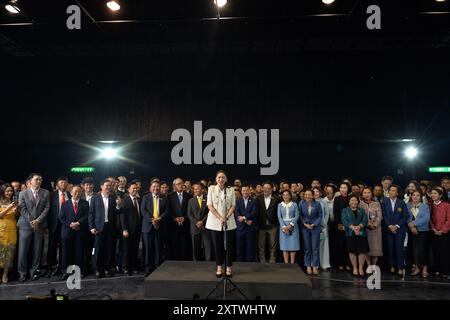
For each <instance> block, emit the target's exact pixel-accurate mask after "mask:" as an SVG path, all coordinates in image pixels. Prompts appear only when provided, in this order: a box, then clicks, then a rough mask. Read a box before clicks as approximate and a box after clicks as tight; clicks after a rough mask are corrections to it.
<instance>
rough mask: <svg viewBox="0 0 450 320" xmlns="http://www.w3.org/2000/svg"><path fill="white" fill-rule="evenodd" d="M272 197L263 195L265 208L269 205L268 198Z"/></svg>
mask: <svg viewBox="0 0 450 320" xmlns="http://www.w3.org/2000/svg"><path fill="white" fill-rule="evenodd" d="M271 199H272V197H271V196H268V197H266V196H264V204H265V205H266V210H267V209H269V205H270V200H271Z"/></svg>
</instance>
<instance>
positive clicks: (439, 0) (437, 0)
mask: <svg viewBox="0 0 450 320" xmlns="http://www.w3.org/2000/svg"><path fill="white" fill-rule="evenodd" d="M436 2H445V0H436Z"/></svg>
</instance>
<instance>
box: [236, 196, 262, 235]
mask: <svg viewBox="0 0 450 320" xmlns="http://www.w3.org/2000/svg"><path fill="white" fill-rule="evenodd" d="M257 209H258V207H257V202H256V200H255V199H252V198H248V202H247V208H245V202H244V198H239V199H237V201H236V208H235V210H234V216H235V218H236V219H235V220H236V227H237V230H238V231H252V230H256V225H257V214H258V210H257ZM239 216H244V217H245V218H247V220H252V221H253V223H252V225H251V226H249V225H248V224H246V223H245V222H239V221H238V217H239Z"/></svg>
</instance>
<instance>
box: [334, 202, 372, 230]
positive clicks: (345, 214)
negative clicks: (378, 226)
mask: <svg viewBox="0 0 450 320" xmlns="http://www.w3.org/2000/svg"><path fill="white" fill-rule="evenodd" d="M357 210H358V215H359V221H357V219H356V217H355V215H354V214H353V211H352V209H350V207H347V208H344V210H342V216H341V220H342V224H343V225H344V228H345V235H346V236H347V237H352V236H354V235H355V232H354V231H353V230H352V229H350V225H360V224H362V225H363V226H364V228H363V229H361V232H360V234H359V235H360V236H362V237H366V236H367V234H366V227H367V223H368V221H369V220H368V218H367V214H366V211H364V209H363V208H359V207H358V209H357Z"/></svg>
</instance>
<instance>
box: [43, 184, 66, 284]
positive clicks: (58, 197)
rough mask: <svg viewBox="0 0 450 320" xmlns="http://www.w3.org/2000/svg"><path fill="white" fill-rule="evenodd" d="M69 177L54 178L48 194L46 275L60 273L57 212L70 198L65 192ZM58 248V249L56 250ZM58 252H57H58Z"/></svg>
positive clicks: (59, 238)
mask: <svg viewBox="0 0 450 320" xmlns="http://www.w3.org/2000/svg"><path fill="white" fill-rule="evenodd" d="M68 184H69V179H67V178H66V177H60V178H58V179H57V180H56V190H55V191H53V192H52V193H51V194H50V211H49V212H48V217H47V221H48V249H47V266H48V270H47V277H48V278H50V277H51V276H55V275H57V274H59V273H61V268H60V265H59V264H60V263H61V261H59V264H58V259H57V257H60V256H61V247H60V245H61V224H60V222H59V219H58V217H59V213H60V211H61V207H62V205H63V204H64V203H65V202H67V201H68V200H69V198H70V196H69V193H68V192H67V185H68ZM58 249H59V250H58ZM58 253H59V254H58Z"/></svg>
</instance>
